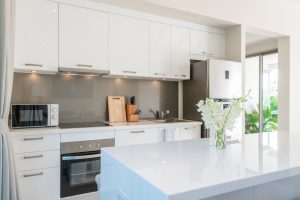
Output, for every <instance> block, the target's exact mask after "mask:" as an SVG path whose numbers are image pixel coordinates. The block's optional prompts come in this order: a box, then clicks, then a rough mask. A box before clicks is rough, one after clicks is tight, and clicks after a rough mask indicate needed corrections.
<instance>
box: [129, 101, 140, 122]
mask: <svg viewBox="0 0 300 200" xmlns="http://www.w3.org/2000/svg"><path fill="white" fill-rule="evenodd" d="M136 111H137V106H136V105H133V104H127V105H126V116H127V121H128V122H138V121H139V120H140V116H139V115H138V114H135V112H136Z"/></svg>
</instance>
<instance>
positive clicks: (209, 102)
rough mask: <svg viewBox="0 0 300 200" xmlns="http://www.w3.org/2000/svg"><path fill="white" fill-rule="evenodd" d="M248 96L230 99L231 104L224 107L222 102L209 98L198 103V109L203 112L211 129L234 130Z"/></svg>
mask: <svg viewBox="0 0 300 200" xmlns="http://www.w3.org/2000/svg"><path fill="white" fill-rule="evenodd" d="M246 100H247V96H245V97H240V98H238V99H232V100H230V101H229V106H228V107H226V108H225V109H223V107H222V102H219V101H215V100H213V99H210V98H207V99H206V100H205V101H203V100H200V101H199V102H198V103H197V105H196V106H197V111H198V112H201V116H202V120H203V121H204V123H205V126H206V128H208V129H211V130H220V129H223V130H225V129H228V130H232V129H233V128H234V124H235V121H236V119H237V118H238V117H239V116H240V114H241V112H242V111H243V110H244V108H243V103H244V102H245V101H246Z"/></svg>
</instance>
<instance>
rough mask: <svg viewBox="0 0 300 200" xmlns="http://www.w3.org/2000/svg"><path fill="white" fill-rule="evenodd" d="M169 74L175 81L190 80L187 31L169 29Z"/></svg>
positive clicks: (178, 28) (176, 28) (173, 27)
mask: <svg viewBox="0 0 300 200" xmlns="http://www.w3.org/2000/svg"><path fill="white" fill-rule="evenodd" d="M171 74H172V76H173V77H174V78H175V79H179V80H180V79H183V80H184V79H190V37H189V29H187V28H182V27H176V26H172V27H171Z"/></svg>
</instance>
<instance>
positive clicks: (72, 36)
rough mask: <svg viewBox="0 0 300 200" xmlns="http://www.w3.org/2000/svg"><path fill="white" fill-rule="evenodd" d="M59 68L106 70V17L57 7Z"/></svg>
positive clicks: (74, 8)
mask: <svg viewBox="0 0 300 200" xmlns="http://www.w3.org/2000/svg"><path fill="white" fill-rule="evenodd" d="M59 67H64V68H83V69H97V70H108V13H105V12H101V11H97V10H92V9H86V8H81V7H76V6H70V5H65V4H60V7H59Z"/></svg>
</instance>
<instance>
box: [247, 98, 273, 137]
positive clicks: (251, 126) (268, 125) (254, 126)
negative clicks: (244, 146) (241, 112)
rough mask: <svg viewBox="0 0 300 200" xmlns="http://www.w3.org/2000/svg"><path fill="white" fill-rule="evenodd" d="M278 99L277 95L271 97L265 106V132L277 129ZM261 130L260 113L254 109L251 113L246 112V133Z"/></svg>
mask: <svg viewBox="0 0 300 200" xmlns="http://www.w3.org/2000/svg"><path fill="white" fill-rule="evenodd" d="M277 110H278V100H277V97H270V98H269V101H268V103H265V105H264V107H263V132H273V131H276V130H277V127H278V119H277ZM258 132H259V113H258V112H257V111H253V112H251V113H248V112H245V133H246V134H251V133H258Z"/></svg>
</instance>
